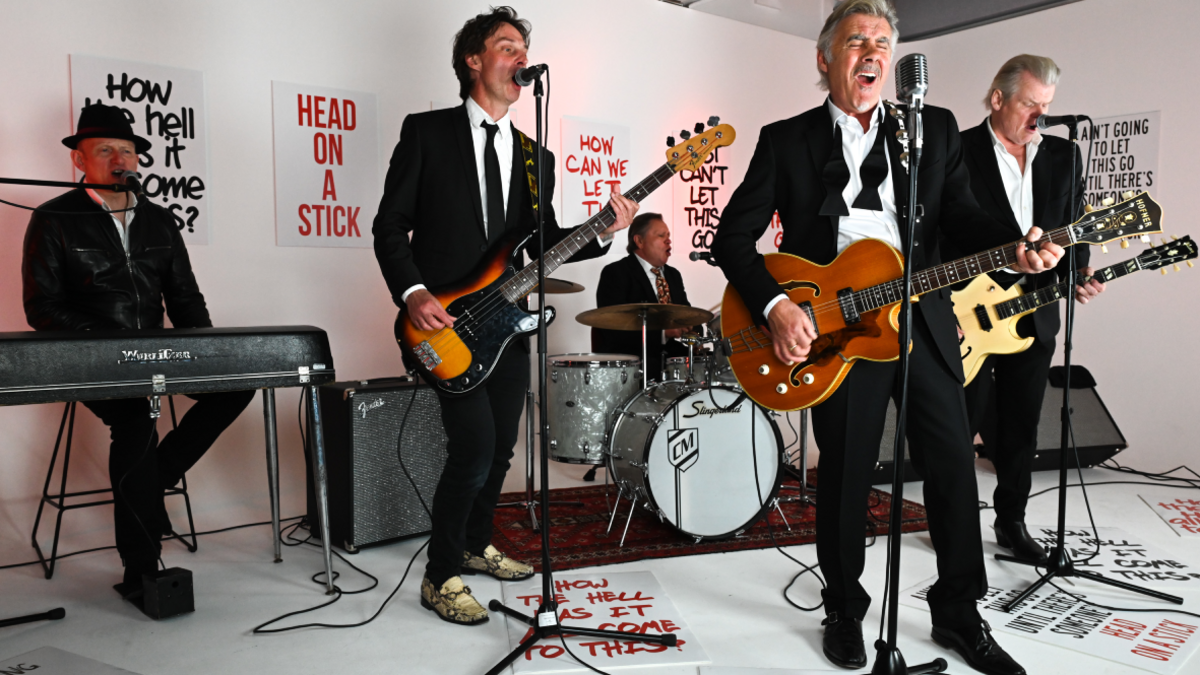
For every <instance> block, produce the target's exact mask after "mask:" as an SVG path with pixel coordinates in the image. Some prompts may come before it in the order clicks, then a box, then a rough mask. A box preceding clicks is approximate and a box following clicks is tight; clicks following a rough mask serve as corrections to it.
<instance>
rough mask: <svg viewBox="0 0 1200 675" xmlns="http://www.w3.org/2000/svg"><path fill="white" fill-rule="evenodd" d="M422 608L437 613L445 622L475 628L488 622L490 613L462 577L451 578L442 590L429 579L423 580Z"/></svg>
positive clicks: (443, 585)
mask: <svg viewBox="0 0 1200 675" xmlns="http://www.w3.org/2000/svg"><path fill="white" fill-rule="evenodd" d="M421 606H422V607H424V608H425V609H428V610H431V611H433V612H436V613H437V615H438V616H439V617H441V619H442V620H443V621H449V622H450V623H458V624H463V625H464V626H474V625H475V624H480V623H483V622H485V621H487V620H488V612H487V610H486V609H484V608H483V605H481V604H479V602H478V601H477V600H475V598H474V596H472V595H471V589H470V587H468V586H464V585H463V582H462V577H450V578H449V579H447V580H446V583H444V584H442V587H441V588H440V589H435V588H434V587H433V582H431V581H429V577H425V578H424V579H422V580H421Z"/></svg>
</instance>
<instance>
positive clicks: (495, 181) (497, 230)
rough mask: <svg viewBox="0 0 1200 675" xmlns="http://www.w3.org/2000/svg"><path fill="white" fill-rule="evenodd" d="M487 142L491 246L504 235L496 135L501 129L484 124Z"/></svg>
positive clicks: (488, 223)
mask: <svg viewBox="0 0 1200 675" xmlns="http://www.w3.org/2000/svg"><path fill="white" fill-rule="evenodd" d="M480 126H482V127H483V128H484V130H485V131H487V141H485V142H484V144H483V173H484V176H485V178H486V179H487V230H488V243H489V244H491V243H493V242H495V241H496V240H497V239H499V238H500V235H502V234H504V188H502V187H500V158H499V157H497V156H496V145H495V143H494V141H495V140H496V134H497V133H499V131H500V127H499V125H496V124H488V123H487V122H483V123H481V124H480Z"/></svg>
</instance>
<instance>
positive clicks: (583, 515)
mask: <svg viewBox="0 0 1200 675" xmlns="http://www.w3.org/2000/svg"><path fill="white" fill-rule="evenodd" d="M815 479H816V471H815V470H813V471H810V472H809V484H810V485H812V484H814V483H815ZM783 485H784V486H785V487H784V488H783V489H782V490H781V491H780V493H779V494H780V496H781V497H782V498H786V497H789V496H794V495H797V494H798V490H795V489H788V488H787V487H786V486H789V485H790V486H793V487H798V486H799V481H796V480H793V479H792V478H791V477H785V478H784V481H783ZM608 489H609V490H610V493H611V494H610V496H609V499H608V501H609V503H611V502H612V501H613V499H614V497H613V495H615V494H616V489H615V488H614V487H612V486H609V488H608ZM524 496H525V494H524V493H523V492H511V493H506V494H504V495H502V496H501V498H500V502H501V503H504V502H514V501H518V500H521V499H523V498H524ZM550 499H551V500H552V501H571V502H582V503H583V506H582V507H578V506H565V505H564V506H552V507H551V510H550V512H551V515H552V516H553V517H552V518H551V520H550V546H551V548H552V549H553V556H552V557H551V560H552V562H553V565H554V569H556V570H560V571H561V570H567V569H574V568H578V567H591V566H594V565H613V564H616V563H623V562H630V561H633V560H645V559H647V558H672V557H675V556H684V555H697V554H700V553H719V552H724V551H743V550H747V549H756V548H767V547H770V546H772V545H773V543H774V542H772V540H771V533H772V532H773V533H774V535H775V542H778V544H779V545H780V546H794V545H796V544H811V543H813V542H814V541H816V507H814V506H802V505H801V504H799V503H798V502H781V503H780V507H781V508H782V509H783V513H784V515H785V516H786V517H787V522H788V524H790V525H791V529H790V530H789V529H788V527H787V525H785V524H784V519H783V518H782V517H781V516H780V515H779V512H778V511H774V510H773V511H771V516H770V518H769V520H770V531H768V528H767V523H766V522H765V521H762V520H760V521H759V522H758V523H756V524H755V525H754V526H753V527H751V528H749V529H748V530H746V531H745V532H743V533H742V534H741V535H740V536H738V537H735V538H732V539H725V540H722V541H705V542H701V543H699V544H697V543H695V542H694V540H693V539H692V538H691V537H688V536H686V535H684V534H682V533H680V532H679V531H678V530H676V529H674V528H673V527H671V526H670V525H668V524H666V523H662V522H659V520H658V517H657V516H656V515H654V514H652V513H651V512H649V511H647V510H645V509H643V508H641V507H639V508H637V509H635V510H634V513H633V522H631V523H630V524H629V534H628V535H627V536H626V537H625V546H624V547H620V546H618V544H619V543H620V541H621V530H622V529H623V528H624V526H625V515H626V514H627V513H628V508H629V502H627V501H622V508H621V513H619V514H618V515H617V519H616V521H615V522H614V523H613V528H612V529H613V531H612V534H611V535H610V534H606V530H607V529H608V517H609V510H608V506H607V505H606V503H605V486H604V485H596V486H588V487H582V488H564V489H557V490H551V491H550ZM891 505H892V500H891V495H889V494H887V493H884V492H879V491H876V490H872V492H871V497H870V501H869V507H870V508H869V509H868V512H869V514H870V515H869V517H868V518H867V528H866V531H865V532H864V533H863V534H864V536H866V537H869V536H871V535H872V534H887V531H888V525H887V521H888V517H889V514H890V513H891ZM927 529H929V525H928V523H927V522H926V519H925V507H923V506H921V505H920V504H917V503H915V502H911V501H908V500H907V499H906V500H904V527H903V531H904V532H923V531H925V530H927ZM492 543H494V544H495V545H496V547H497V548H499V549H500V550H501V551H504V552H505V553H507V554H508V555H510V556H512V557H514V558H516V559H518V560H525V561H528V562H532V563H534V566H535V567H536V568H537V569H538V571H541V555H542V539H541V534H540V533H539V532H536V531H534V530H533V529H532V528H531V527H530V524H529V512H528V510H527V509H522V508H501V509H497V510H496V520H495V531H494V533H493V534H492Z"/></svg>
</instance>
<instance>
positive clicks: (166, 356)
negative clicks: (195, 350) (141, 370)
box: [117, 347, 195, 363]
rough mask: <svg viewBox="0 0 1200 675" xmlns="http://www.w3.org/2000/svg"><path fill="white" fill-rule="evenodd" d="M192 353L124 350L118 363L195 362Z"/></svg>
mask: <svg viewBox="0 0 1200 675" xmlns="http://www.w3.org/2000/svg"><path fill="white" fill-rule="evenodd" d="M194 360H195V359H193V358H192V353H191V352H190V351H184V352H181V351H175V350H174V349H171V348H169V347H164V348H162V349H158V350H155V351H150V352H143V351H139V350H137V349H122V350H121V358H120V359H117V363H161V362H163V361H194Z"/></svg>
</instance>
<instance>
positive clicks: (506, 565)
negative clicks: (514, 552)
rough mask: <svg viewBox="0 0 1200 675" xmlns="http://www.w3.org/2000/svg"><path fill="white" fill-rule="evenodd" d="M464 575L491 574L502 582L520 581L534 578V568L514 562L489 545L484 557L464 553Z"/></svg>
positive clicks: (484, 550)
mask: <svg viewBox="0 0 1200 675" xmlns="http://www.w3.org/2000/svg"><path fill="white" fill-rule="evenodd" d="M462 573H463V574H489V575H491V576H493V577H496V578H497V579H499V580H500V581H520V580H522V579H528V578H529V577H531V576H533V566H532V565H527V564H525V563H523V562H520V561H517V560H513V559H512V558H510V557H508V556H506V555H504V554H503V553H501V552H500V551H498V550H496V547H495V546H492V545H491V544H488V547H487V548H485V549H483V555H482V556H478V555H471V553H470V552H468V551H463V564H462Z"/></svg>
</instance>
